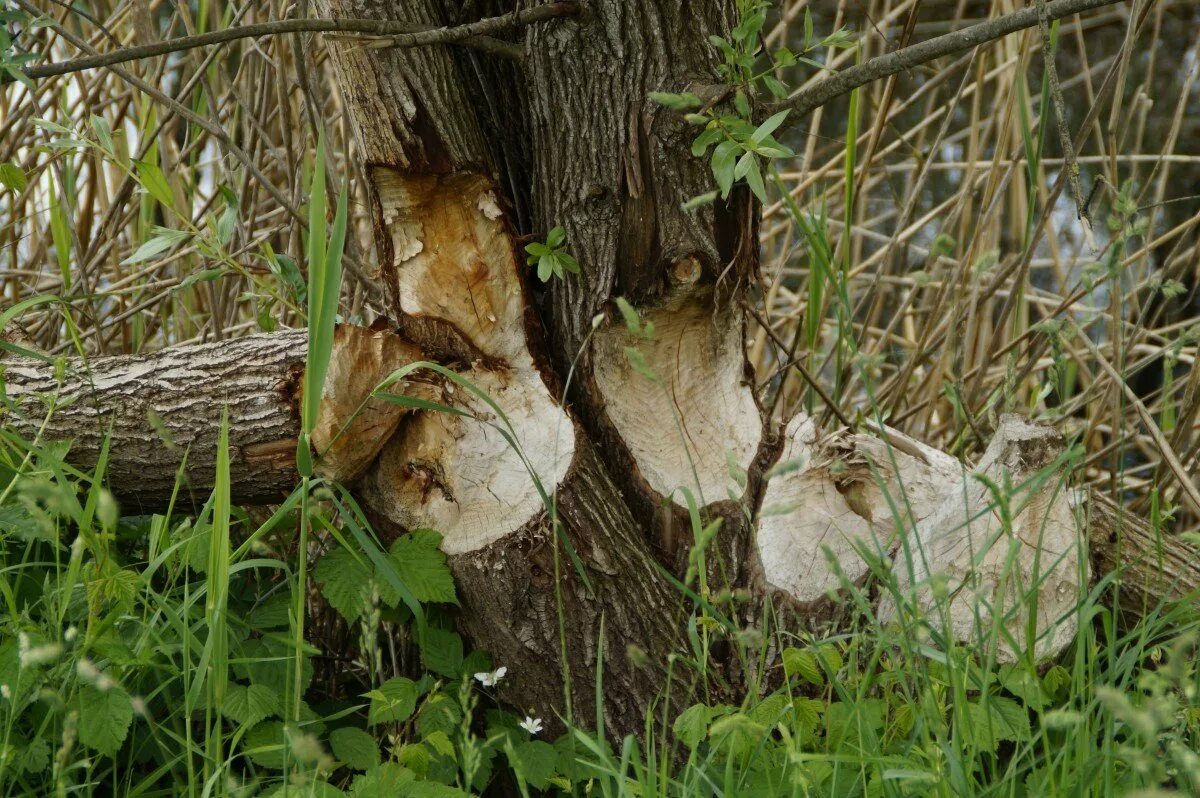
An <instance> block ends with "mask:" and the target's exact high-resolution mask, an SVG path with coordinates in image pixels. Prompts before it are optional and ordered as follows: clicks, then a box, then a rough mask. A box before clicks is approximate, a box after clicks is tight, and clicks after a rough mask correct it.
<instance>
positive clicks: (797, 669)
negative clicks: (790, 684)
mask: <svg viewBox="0 0 1200 798" xmlns="http://www.w3.org/2000/svg"><path fill="white" fill-rule="evenodd" d="M783 672H784V673H786V674H787V676H788V678H789V679H790V678H791V677H793V676H799V677H800V678H801V679H803V680H804V681H806V682H808V683H809V684H815V685H818V686H819V685H823V684H825V673H824V671H822V670H821V665H820V663H819V662H817V656H816V655H815V654H814V653H813V652H811V651H801V650H800V649H798V648H787V649H784V651H783Z"/></svg>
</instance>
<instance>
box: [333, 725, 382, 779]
mask: <svg viewBox="0 0 1200 798" xmlns="http://www.w3.org/2000/svg"><path fill="white" fill-rule="evenodd" d="M329 747H330V748H331V749H333V755H334V756H336V757H337V758H338V759H339V760H341V761H342V762H345V763H346V764H347V765H349V766H350V767H352V768H354V769H355V770H370V769H371V768H373V767H375V766H376V765H378V764H379V742H378V741H377V740H376V739H375V738H374V737H372V736H371V735H370V734H368V733H367V732H365V731H363V730H362V729H358V728H355V727H353V726H346V727H344V728H341V729H334V730H333V731H332V732H330V734H329Z"/></svg>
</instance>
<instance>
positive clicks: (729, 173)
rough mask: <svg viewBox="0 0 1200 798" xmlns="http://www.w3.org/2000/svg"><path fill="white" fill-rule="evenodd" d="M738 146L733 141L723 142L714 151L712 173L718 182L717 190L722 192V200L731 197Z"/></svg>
mask: <svg viewBox="0 0 1200 798" xmlns="http://www.w3.org/2000/svg"><path fill="white" fill-rule="evenodd" d="M737 158H738V145H737V144H736V143H735V142H732V141H722V142H721V143H720V144H718V145H717V148H716V149H715V150H713V156H712V173H713V177H714V178H716V180H717V188H718V189H720V191H721V198H722V199H725V198H728V197H729V191H730V189H732V188H733V181H734V177H733V170H734V169H735V168H736V166H737Z"/></svg>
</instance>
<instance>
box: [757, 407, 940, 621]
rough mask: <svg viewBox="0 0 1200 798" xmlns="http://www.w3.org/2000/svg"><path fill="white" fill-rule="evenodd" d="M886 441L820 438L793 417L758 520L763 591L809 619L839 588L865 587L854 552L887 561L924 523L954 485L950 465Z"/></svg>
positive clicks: (915, 447) (922, 449)
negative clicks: (794, 606) (904, 536)
mask: <svg viewBox="0 0 1200 798" xmlns="http://www.w3.org/2000/svg"><path fill="white" fill-rule="evenodd" d="M889 432H890V435H889V438H888V439H883V438H881V437H875V436H871V435H865V434H849V433H846V432H836V433H833V434H822V433H820V432H819V431H818V430H817V427H816V425H815V424H814V423H813V420H812V419H811V418H809V417H808V416H806V415H803V414H801V415H799V416H797V417H796V418H794V419H793V420H792V421H791V422H790V423H789V424H788V426H787V429H786V430H785V432H784V439H785V443H784V447H783V452H782V454H781V456H780V459H779V462H778V463H777V464H776V465H775V467H774V469H773V471H774V472H775V473H774V474H773V475H771V476H769V478H768V481H767V488H766V491H765V493H764V496H763V504H762V507H761V509H760V511H759V518H758V537H757V543H758V552H757V554H758V561H759V563H760V567H761V571H762V577H763V579H764V580H765V582H766V584H767V585H769V586H770V587H771V588H773V589H777V590H779V591H780V592H782V593H783V594H785V595H786V596H787V597H788V598H789V599H791V601H793V602H795V603H797V604H799V605H801V606H802V607H806V608H808V609H809V610H810V611H811V610H815V608H814V607H813V606H812V605H814V604H815V603H816V602H819V601H824V600H825V599H826V598H827V597H828V595H829V594H830V592H836V591H837V590H838V589H839V588H840V587H841V585H842V580H843V579H845V580H848V581H849V582H851V583H854V584H861V583H862V581H863V580H864V579H865V578H866V576H867V574H868V572H869V566H868V564H867V560H866V559H864V557H863V556H862V553H861V551H862V549H863V547H865V551H866V552H868V553H869V554H871V555H873V556H874V557H875V558H876V559H886V558H888V557H889V556H891V553H892V552H893V551H895V550H896V548H897V546H898V545H899V542H900V541H899V536H900V534H901V533H902V532H903V531H904V530H908V529H912V528H913V527H914V526H915V525H916V524H918V523H920V522H921V521H923V520H925V519H926V518H928V517H929V516H930V515H931V514H932V513H933V511H934V510H935V508H936V507H937V505H938V503H939V502H940V501H941V500H942V498H943V497H944V496H945V493H946V491H947V489H948V488H949V486H951V485H953V484H955V483H956V482H958V481H959V480H960V479H961V475H962V471H963V468H962V465H961V464H960V463H959V462H958V461H957V460H955V459H954V458H953V457H950V456H949V455H947V454H945V453H943V452H940V451H938V450H936V449H933V448H931V447H928V446H925V445H924V444H920V443H917V442H916V441H913V440H911V439H909V438H907V437H906V436H903V435H901V434H900V433H897V432H895V431H894V430H893V431H889ZM829 556H832V557H833V558H834V559H835V560H836V561H837V563H838V568H837V569H835V568H833V567H831V566H830V564H829V560H828V558H829ZM839 571H840V573H839Z"/></svg>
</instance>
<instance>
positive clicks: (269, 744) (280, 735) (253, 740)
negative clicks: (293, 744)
mask: <svg viewBox="0 0 1200 798" xmlns="http://www.w3.org/2000/svg"><path fill="white" fill-rule="evenodd" d="M286 745H287V737H286V732H285V729H284V725H283V723H281V722H280V721H277V720H269V721H267V722H265V723H260V724H258V725H257V726H255V727H254V728H253V729H251V730H250V731H248V732H246V736H245V737H243V738H242V751H243V753H245V754H247V755H249V757H250V758H251V759H253V760H254V761H255V762H257V763H258V764H259V765H262V766H263V767H265V768H271V769H272V770H281V769H282V768H283V766H284V763H285V762H286V759H287V757H286V756H285V751H284V746H286Z"/></svg>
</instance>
